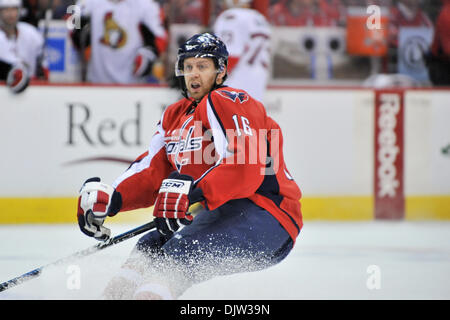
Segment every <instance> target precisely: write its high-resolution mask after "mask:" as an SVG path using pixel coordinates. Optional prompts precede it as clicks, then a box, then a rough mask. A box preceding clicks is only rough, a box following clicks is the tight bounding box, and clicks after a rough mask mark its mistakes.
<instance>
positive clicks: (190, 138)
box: [77, 33, 302, 299]
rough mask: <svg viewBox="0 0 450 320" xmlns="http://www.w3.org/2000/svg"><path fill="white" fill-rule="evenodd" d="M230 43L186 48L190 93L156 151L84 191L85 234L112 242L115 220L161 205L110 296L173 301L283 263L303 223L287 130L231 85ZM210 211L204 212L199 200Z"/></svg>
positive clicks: (156, 141) (181, 56) (208, 41)
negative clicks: (195, 209)
mask: <svg viewBox="0 0 450 320" xmlns="http://www.w3.org/2000/svg"><path fill="white" fill-rule="evenodd" d="M227 59H228V52H227V49H226V46H225V44H224V43H223V42H222V41H221V40H220V39H219V38H217V37H216V36H214V35H211V34H209V33H203V34H197V35H194V36H193V37H192V38H190V39H189V40H187V42H186V43H184V44H183V45H182V46H181V47H180V48H179V50H178V60H177V62H176V66H175V70H176V75H177V76H179V77H180V79H181V80H182V84H183V93H184V95H185V98H183V99H182V100H180V101H178V102H176V103H174V104H172V105H170V106H169V107H168V108H167V109H166V110H165V111H164V113H163V115H162V117H161V121H160V122H159V123H158V125H157V130H156V133H155V135H154V136H153V138H152V140H151V142H150V147H149V150H148V151H147V152H145V153H144V154H142V155H141V156H140V157H138V158H137V159H136V161H135V162H134V163H132V164H131V166H130V167H129V168H128V170H126V172H125V173H123V174H122V175H121V176H119V177H118V178H117V180H116V181H115V182H114V183H113V185H112V186H109V185H106V184H104V183H102V182H100V179H99V178H91V179H89V180H87V181H86V182H85V183H84V185H83V186H82V188H81V191H80V198H79V206H78V213H77V216H78V222H79V226H80V228H81V231H82V232H84V233H85V234H87V235H89V236H92V237H95V238H97V239H106V238H107V237H108V236H109V230H108V229H107V228H106V227H104V226H103V222H104V220H105V218H106V217H108V216H109V217H112V216H114V215H116V214H117V213H118V212H122V211H127V210H132V209H137V208H143V207H149V206H151V205H154V211H153V215H154V219H155V223H156V225H157V230H154V231H151V232H149V233H147V234H146V235H144V236H143V237H142V238H141V239H140V240H139V241H138V243H137V245H136V247H135V250H134V251H133V253H132V254H131V256H130V258H129V259H128V261H127V262H126V263H125V264H124V265H123V268H122V269H121V272H120V274H118V275H117V277H115V278H114V279H113V280H111V282H110V283H109V285H108V286H107V288H106V290H105V297H106V298H112V299H118V298H126V299H130V298H136V299H155V298H156V299H172V298H177V297H179V296H180V295H181V294H182V293H183V292H184V291H185V290H186V289H187V288H189V287H190V286H191V285H192V284H194V283H198V282H201V281H205V280H208V279H210V278H211V277H213V276H216V275H225V274H231V273H236V272H247V271H255V270H261V269H263V268H267V267H269V266H272V265H274V264H276V263H278V262H280V261H281V260H283V259H284V258H285V257H286V256H287V255H288V253H289V252H290V251H291V249H292V248H293V246H294V243H295V240H296V238H297V236H298V234H299V232H300V229H301V228H302V216H301V211H300V202H299V200H300V197H301V192H300V189H299V188H298V186H297V184H296V183H295V182H294V180H293V179H292V177H291V175H290V174H289V172H288V170H287V168H286V166H285V163H284V159H283V153H282V135H281V131H280V127H279V126H278V125H277V124H276V123H275V121H273V120H272V119H271V118H269V117H268V116H267V114H266V111H265V109H264V107H263V105H262V104H261V102H259V101H257V100H255V99H253V98H252V97H250V96H249V95H248V94H247V92H245V91H243V90H240V89H237V88H231V87H226V86H223V85H222V83H223V82H224V80H225V78H226V76H227ZM197 202H199V203H201V204H202V210H201V211H200V212H199V213H198V214H197V215H196V216H195V218H194V217H193V216H192V215H191V214H190V213H189V212H188V208H189V206H190V205H192V204H193V203H197Z"/></svg>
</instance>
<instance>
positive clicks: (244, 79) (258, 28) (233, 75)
mask: <svg viewBox="0 0 450 320" xmlns="http://www.w3.org/2000/svg"><path fill="white" fill-rule="evenodd" d="M251 2H252V1H249V0H229V1H225V3H226V5H227V6H226V8H227V10H225V11H223V12H222V13H221V14H220V15H219V16H218V17H217V19H216V21H215V24H214V33H215V34H216V35H217V36H218V37H219V38H221V39H222V41H223V42H224V43H225V44H226V46H227V49H228V52H229V58H228V68H227V69H228V79H227V80H226V81H225V85H229V86H230V87H233V88H240V89H244V90H246V91H247V92H248V93H249V94H250V95H251V96H252V97H253V98H255V99H257V100H260V101H262V100H263V98H264V93H265V91H266V86H267V82H268V80H269V75H270V74H269V73H270V41H271V30H270V25H269V23H268V22H267V20H266V18H265V17H264V16H263V15H262V14H261V13H259V12H258V11H257V10H255V9H251V8H250V4H251Z"/></svg>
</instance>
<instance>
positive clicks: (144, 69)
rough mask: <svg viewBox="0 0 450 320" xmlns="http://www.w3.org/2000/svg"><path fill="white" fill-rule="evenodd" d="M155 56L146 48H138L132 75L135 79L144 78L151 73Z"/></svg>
mask: <svg viewBox="0 0 450 320" xmlns="http://www.w3.org/2000/svg"><path fill="white" fill-rule="evenodd" d="M155 60H156V54H155V53H154V52H153V50H152V49H150V48H148V47H142V48H139V49H138V51H137V54H136V57H135V58H134V66H133V74H134V75H135V76H136V77H144V76H147V75H149V74H151V72H152V67H153V63H154V62H155Z"/></svg>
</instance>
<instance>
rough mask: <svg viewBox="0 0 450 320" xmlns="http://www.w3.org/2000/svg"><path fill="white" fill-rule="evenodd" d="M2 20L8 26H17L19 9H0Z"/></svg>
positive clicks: (0, 18)
mask: <svg viewBox="0 0 450 320" xmlns="http://www.w3.org/2000/svg"><path fill="white" fill-rule="evenodd" d="M0 20H2V21H3V23H4V24H6V25H7V26H15V25H16V23H17V21H18V20H19V9H18V8H3V9H0Z"/></svg>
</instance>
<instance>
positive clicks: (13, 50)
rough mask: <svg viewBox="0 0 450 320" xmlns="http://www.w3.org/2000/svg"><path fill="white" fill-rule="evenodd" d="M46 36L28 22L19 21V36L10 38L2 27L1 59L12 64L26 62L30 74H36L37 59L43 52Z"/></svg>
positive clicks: (0, 32) (0, 36)
mask: <svg viewBox="0 0 450 320" xmlns="http://www.w3.org/2000/svg"><path fill="white" fill-rule="evenodd" d="M43 43H44V38H43V37H42V35H41V34H40V33H39V31H38V30H37V29H36V28H35V27H34V26H32V25H31V24H28V23H26V22H18V23H17V37H16V38H14V39H10V38H8V37H7V36H6V34H5V33H4V32H3V31H2V30H1V29H0V61H3V62H6V63H8V64H11V65H17V64H25V66H26V67H27V70H28V75H29V76H30V77H33V76H34V75H35V74H36V67H37V59H38V57H39V55H41V53H42V48H43Z"/></svg>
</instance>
